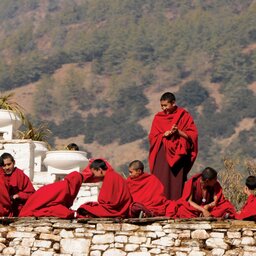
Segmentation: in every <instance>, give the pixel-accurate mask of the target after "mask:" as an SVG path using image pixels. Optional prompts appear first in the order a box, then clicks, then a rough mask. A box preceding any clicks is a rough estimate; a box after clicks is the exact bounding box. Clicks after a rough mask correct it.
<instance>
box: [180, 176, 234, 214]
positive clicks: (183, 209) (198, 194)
mask: <svg viewBox="0 0 256 256" xmlns="http://www.w3.org/2000/svg"><path fill="white" fill-rule="evenodd" d="M201 177H202V175H201V174H196V175H194V176H193V177H192V178H190V179H189V180H188V181H187V182H186V184H185V186H184V191H183V194H182V198H180V199H179V200H178V201H177V204H178V211H177V214H176V217H177V218H195V217H201V215H202V212H201V211H199V210H197V209H196V208H194V207H193V206H192V205H190V203H189V202H188V200H189V197H190V196H191V194H192V201H193V202H195V203H196V204H198V205H200V206H202V207H203V206H204V205H206V204H209V203H211V202H213V200H214V196H217V202H216V205H215V206H214V207H213V208H211V209H209V212H210V214H211V216H212V217H216V218H217V217H222V218H224V217H229V218H233V217H234V215H235V208H234V206H233V205H232V204H231V203H230V202H229V201H228V200H227V199H225V197H224V195H223V193H222V188H221V186H220V183H219V182H218V181H217V182H216V184H215V185H214V187H212V188H209V189H208V193H207V194H206V197H205V198H203V195H202V189H201Z"/></svg>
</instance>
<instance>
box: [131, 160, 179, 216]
mask: <svg viewBox="0 0 256 256" xmlns="http://www.w3.org/2000/svg"><path fill="white" fill-rule="evenodd" d="M127 184H128V187H129V190H130V193H131V196H132V199H133V202H134V203H135V204H134V203H133V204H132V205H131V213H133V212H136V210H134V209H133V208H134V207H136V204H137V203H139V204H142V205H143V206H144V207H145V208H146V209H147V210H148V211H146V213H145V214H146V217H154V216H169V217H172V216H174V215H175V210H176V203H175V202H174V201H171V200H167V199H166V197H165V195H164V187H163V185H162V183H161V182H160V181H159V180H158V179H157V177H156V176H154V175H152V174H148V173H145V172H144V165H143V163H142V162H141V161H139V160H134V161H132V162H131V163H130V164H129V177H128V178H127ZM141 210H142V211H143V209H141ZM131 215H133V214H131ZM132 217H138V216H132Z"/></svg>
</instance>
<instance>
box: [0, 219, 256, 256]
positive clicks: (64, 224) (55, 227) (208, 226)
mask: <svg viewBox="0 0 256 256" xmlns="http://www.w3.org/2000/svg"><path fill="white" fill-rule="evenodd" d="M1 223H2V224H1V225H0V255H19V256H23V255H24V256H29V255H32V256H151V255H152V256H153V255H157V256H169V255H177V256H185V255H189V256H200V255H215V256H221V255H239V256H240V255H241V256H247V255H248V256H256V223H255V222H250V221H231V220H216V219H200V220H198V219H193V220H171V219H167V218H150V219H125V220H119V219H78V220H60V219H54V218H40V219H35V218H23V219H5V218H2V219H1Z"/></svg>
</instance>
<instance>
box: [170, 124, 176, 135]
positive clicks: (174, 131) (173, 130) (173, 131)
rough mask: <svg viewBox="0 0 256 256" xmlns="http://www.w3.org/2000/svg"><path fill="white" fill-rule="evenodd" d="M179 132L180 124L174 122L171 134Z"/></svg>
mask: <svg viewBox="0 0 256 256" xmlns="http://www.w3.org/2000/svg"><path fill="white" fill-rule="evenodd" d="M177 132H178V126H177V125H176V124H174V125H173V126H172V129H171V130H170V135H172V134H175V133H177Z"/></svg>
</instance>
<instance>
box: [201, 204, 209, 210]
mask: <svg viewBox="0 0 256 256" xmlns="http://www.w3.org/2000/svg"><path fill="white" fill-rule="evenodd" d="M203 208H204V209H205V210H207V211H208V210H209V209H210V208H211V207H210V205H209V204H206V205H204V206H203Z"/></svg>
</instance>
